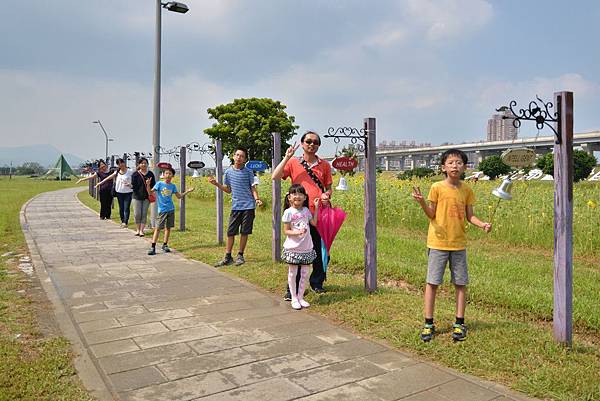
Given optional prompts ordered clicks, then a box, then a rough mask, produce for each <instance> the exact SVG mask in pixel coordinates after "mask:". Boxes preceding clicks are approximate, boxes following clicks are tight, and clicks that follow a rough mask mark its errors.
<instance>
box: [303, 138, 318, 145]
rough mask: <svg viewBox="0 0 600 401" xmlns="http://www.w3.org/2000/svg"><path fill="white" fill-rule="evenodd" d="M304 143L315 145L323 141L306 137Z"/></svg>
mask: <svg viewBox="0 0 600 401" xmlns="http://www.w3.org/2000/svg"><path fill="white" fill-rule="evenodd" d="M304 143H305V144H307V145H315V146H319V145H320V144H321V142H319V141H317V140H313V139H305V140H304Z"/></svg>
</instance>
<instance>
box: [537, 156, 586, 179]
mask: <svg viewBox="0 0 600 401" xmlns="http://www.w3.org/2000/svg"><path fill="white" fill-rule="evenodd" d="M597 162H598V161H597V160H596V158H595V157H594V156H593V155H590V154H589V153H588V152H586V151H584V150H575V151H573V181H575V182H577V181H581V180H585V179H586V178H587V177H588V176H589V175H590V173H591V172H592V170H593V169H594V167H596V163H597ZM536 167H537V168H539V169H540V170H542V171H543V172H544V174H550V175H551V176H554V155H553V154H552V153H546V154H545V155H544V156H542V157H540V158H539V159H538V161H537V162H536Z"/></svg>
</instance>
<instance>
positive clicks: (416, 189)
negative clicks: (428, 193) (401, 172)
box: [412, 187, 425, 203]
mask: <svg viewBox="0 0 600 401" xmlns="http://www.w3.org/2000/svg"><path fill="white" fill-rule="evenodd" d="M412 197H413V199H414V200H416V201H417V202H419V203H422V202H424V201H425V197H424V196H423V194H422V193H421V188H419V187H413V192H412Z"/></svg>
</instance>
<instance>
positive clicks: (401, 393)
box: [358, 363, 456, 400]
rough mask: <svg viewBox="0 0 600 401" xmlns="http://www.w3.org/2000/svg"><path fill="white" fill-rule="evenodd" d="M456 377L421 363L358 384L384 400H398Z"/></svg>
mask: <svg viewBox="0 0 600 401" xmlns="http://www.w3.org/2000/svg"><path fill="white" fill-rule="evenodd" d="M455 379H456V377H455V376H452V375H450V374H448V373H446V372H444V371H442V370H440V369H436V368H434V367H433V366H431V365H428V364H425V363H420V364H417V365H413V366H408V367H406V368H404V369H399V370H394V371H392V372H389V373H386V374H384V375H380V376H377V377H373V378H370V379H366V380H362V381H359V382H358V384H360V385H361V386H363V387H365V388H366V389H367V390H369V391H371V392H373V393H374V394H376V395H377V396H379V397H381V398H383V399H384V400H397V399H399V398H402V397H406V396H408V395H411V394H413V393H418V392H422V391H425V390H429V389H431V388H433V387H436V386H440V385H442V384H444V383H447V382H450V381H452V380H455ZM398 383H403V385H402V386H398Z"/></svg>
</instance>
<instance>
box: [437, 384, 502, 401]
mask: <svg viewBox="0 0 600 401" xmlns="http://www.w3.org/2000/svg"><path fill="white" fill-rule="evenodd" d="M429 391H430V392H432V393H436V394H438V395H440V396H442V397H445V398H447V399H448V400H449V401H489V400H493V399H495V398H496V397H498V393H495V392H493V391H490V390H488V389H485V388H483V387H481V386H478V385H476V384H473V383H471V382H468V381H466V380H461V379H457V380H453V381H451V382H448V383H444V384H442V385H441V386H437V387H435V388H433V389H431V390H429Z"/></svg>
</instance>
